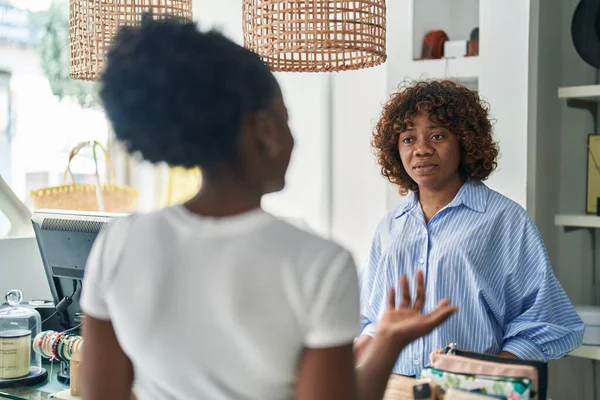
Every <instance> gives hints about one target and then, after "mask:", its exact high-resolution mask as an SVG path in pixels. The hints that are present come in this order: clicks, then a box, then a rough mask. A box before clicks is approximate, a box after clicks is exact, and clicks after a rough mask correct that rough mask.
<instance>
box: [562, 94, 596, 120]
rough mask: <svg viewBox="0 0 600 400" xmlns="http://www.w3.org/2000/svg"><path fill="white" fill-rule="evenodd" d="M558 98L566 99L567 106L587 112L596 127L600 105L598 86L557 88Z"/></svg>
mask: <svg viewBox="0 0 600 400" xmlns="http://www.w3.org/2000/svg"><path fill="white" fill-rule="evenodd" d="M558 98H559V99H566V100H567V105H568V106H569V107H573V108H581V109H584V110H587V111H589V112H590V114H592V117H593V118H594V126H596V127H597V126H598V104H599V103H600V85H585V86H566V87H561V88H558Z"/></svg>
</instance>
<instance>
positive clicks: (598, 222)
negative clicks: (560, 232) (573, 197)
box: [554, 214, 600, 230]
mask: <svg viewBox="0 0 600 400" xmlns="http://www.w3.org/2000/svg"><path fill="white" fill-rule="evenodd" d="M554 225H556V226H562V227H563V228H565V229H567V230H574V229H596V228H600V217H597V216H595V215H586V214H559V215H556V216H555V217H554Z"/></svg>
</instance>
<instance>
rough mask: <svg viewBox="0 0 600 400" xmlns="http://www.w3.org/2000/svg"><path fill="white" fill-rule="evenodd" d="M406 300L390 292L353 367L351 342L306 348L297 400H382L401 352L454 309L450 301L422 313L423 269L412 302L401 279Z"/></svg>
mask: <svg viewBox="0 0 600 400" xmlns="http://www.w3.org/2000/svg"><path fill="white" fill-rule="evenodd" d="M401 285H402V286H401V287H402V292H403V301H402V303H401V305H400V306H399V307H396V305H395V298H396V295H395V291H394V289H392V290H391V291H390V294H389V299H388V307H387V309H386V311H385V313H384V315H383V317H382V319H381V321H380V323H379V324H378V326H377V334H376V336H375V338H373V339H371V343H370V345H369V346H368V348H367V349H366V351H365V352H366V354H365V355H364V357H362V358H361V362H360V364H359V365H358V367H357V369H356V377H355V372H354V369H353V367H352V365H353V355H352V346H351V345H350V344H348V345H343V346H339V347H334V348H326V349H307V350H306V351H305V352H304V354H303V356H302V359H301V362H300V368H299V373H298V381H297V389H296V399H297V400H313V399H316V400H320V399H332V400H337V399H344V400H346V399H348V400H352V399H360V400H371V399H373V400H375V399H377V400H380V399H381V398H382V397H383V395H384V393H385V389H386V387H387V382H388V378H389V376H390V373H391V371H392V368H393V366H394V364H395V362H396V359H397V358H398V355H399V354H400V351H402V349H403V348H404V347H405V346H406V345H407V344H408V343H410V342H412V341H413V340H415V339H417V338H419V337H421V336H424V335H426V334H427V333H429V332H431V331H432V330H433V329H434V328H435V327H437V326H438V325H440V324H441V323H442V322H443V321H445V320H446V319H447V318H448V317H449V316H450V315H452V314H454V313H455V312H456V308H454V307H452V306H450V304H449V303H448V302H447V301H443V302H441V303H440V304H439V305H438V307H437V308H436V310H435V311H433V312H432V313H430V314H426V315H423V314H421V313H420V310H421V308H422V307H423V303H424V301H425V290H424V284H423V274H422V273H418V274H417V297H416V299H415V302H414V303H413V304H411V301H410V294H409V293H410V292H409V290H408V280H407V278H406V277H403V278H402V283H401Z"/></svg>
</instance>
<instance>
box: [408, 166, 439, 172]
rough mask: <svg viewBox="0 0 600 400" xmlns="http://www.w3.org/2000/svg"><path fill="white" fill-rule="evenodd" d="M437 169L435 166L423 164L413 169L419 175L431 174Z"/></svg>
mask: <svg viewBox="0 0 600 400" xmlns="http://www.w3.org/2000/svg"><path fill="white" fill-rule="evenodd" d="M436 168H437V164H423V165H415V166H414V167H413V169H414V170H415V172H417V173H420V174H426V173H429V172H432V171H433V170H435V169H436Z"/></svg>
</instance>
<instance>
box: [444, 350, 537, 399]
mask: <svg viewBox="0 0 600 400" xmlns="http://www.w3.org/2000/svg"><path fill="white" fill-rule="evenodd" d="M436 353H442V354H448V355H454V356H460V357H466V358H470V359H473V360H480V361H487V362H491V363H498V364H504V365H507V366H529V367H533V368H535V370H536V371H537V379H532V381H533V382H534V393H533V394H534V395H535V398H536V399H539V400H546V396H547V392H548V363H547V362H544V361H532V360H518V359H512V358H505V357H500V356H495V355H491V354H483V353H476V352H473V351H465V350H460V349H458V348H457V347H456V344H453V343H452V344H450V345H448V346H446V348H445V349H443V350H440V351H438V352H436ZM436 353H434V354H436ZM525 377H527V376H525ZM530 379H531V378H530Z"/></svg>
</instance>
